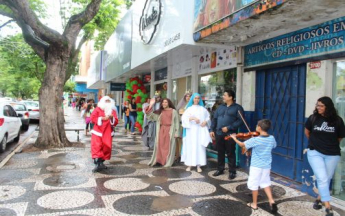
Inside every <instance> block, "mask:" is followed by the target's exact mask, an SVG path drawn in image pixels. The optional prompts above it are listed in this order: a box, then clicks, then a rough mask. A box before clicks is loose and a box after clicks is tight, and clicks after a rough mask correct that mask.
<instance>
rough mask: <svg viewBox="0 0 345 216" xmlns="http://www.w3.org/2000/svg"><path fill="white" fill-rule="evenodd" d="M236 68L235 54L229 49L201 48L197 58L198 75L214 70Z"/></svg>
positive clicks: (234, 49)
mask: <svg viewBox="0 0 345 216" xmlns="http://www.w3.org/2000/svg"><path fill="white" fill-rule="evenodd" d="M236 66H237V52H236V48H235V47H231V48H218V49H211V48H201V49H200V56H199V67H198V71H199V73H204V72H209V71H210V70H214V69H219V70H221V69H228V68H234V67H236Z"/></svg>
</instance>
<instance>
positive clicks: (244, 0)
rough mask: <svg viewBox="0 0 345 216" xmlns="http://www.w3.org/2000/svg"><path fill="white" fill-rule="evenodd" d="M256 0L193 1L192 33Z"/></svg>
mask: <svg viewBox="0 0 345 216" xmlns="http://www.w3.org/2000/svg"><path fill="white" fill-rule="evenodd" d="M256 1H257V0H195V9H194V31H199V30H200V29H203V28H204V27H206V26H208V25H211V24H213V23H215V22H217V21H218V20H220V19H222V18H224V17H226V16H229V15H231V14H233V13H234V12H236V11H238V10H240V9H241V8H243V7H245V6H247V5H249V4H251V3H253V2H256Z"/></svg>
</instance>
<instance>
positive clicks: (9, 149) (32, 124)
mask: <svg viewBox="0 0 345 216" xmlns="http://www.w3.org/2000/svg"><path fill="white" fill-rule="evenodd" d="M37 127H38V121H32V120H31V121H30V126H29V129H28V130H27V131H22V132H21V135H20V139H19V142H13V141H12V142H10V143H7V148H6V151H4V152H2V153H0V163H1V161H2V160H4V159H5V158H6V157H7V155H9V154H11V152H12V151H13V150H14V149H15V148H16V147H17V146H19V145H20V144H21V143H22V142H23V141H25V139H26V138H28V137H29V136H30V135H31V134H32V133H33V132H34V131H35V129H36V128H37Z"/></svg>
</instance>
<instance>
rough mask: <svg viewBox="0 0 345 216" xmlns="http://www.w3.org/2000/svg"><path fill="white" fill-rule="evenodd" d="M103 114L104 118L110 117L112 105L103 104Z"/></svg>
mask: <svg viewBox="0 0 345 216" xmlns="http://www.w3.org/2000/svg"><path fill="white" fill-rule="evenodd" d="M103 110H104V113H105V115H106V116H109V115H111V113H112V111H113V109H112V104H111V103H105V104H104V109H103Z"/></svg>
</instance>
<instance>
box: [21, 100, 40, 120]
mask: <svg viewBox="0 0 345 216" xmlns="http://www.w3.org/2000/svg"><path fill="white" fill-rule="evenodd" d="M22 103H24V104H25V106H26V107H27V108H28V111H29V119H33V120H39V119H40V105H39V103H38V102H37V101H22Z"/></svg>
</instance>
